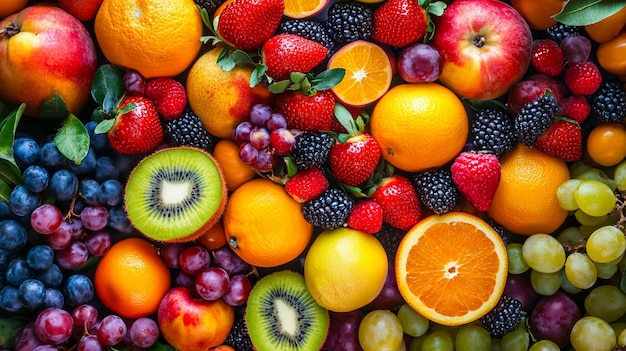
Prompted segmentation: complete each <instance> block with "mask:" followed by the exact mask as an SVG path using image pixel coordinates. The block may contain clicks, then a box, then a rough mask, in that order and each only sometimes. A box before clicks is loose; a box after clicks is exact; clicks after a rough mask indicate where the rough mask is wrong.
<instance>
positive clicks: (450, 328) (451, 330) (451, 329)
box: [430, 323, 461, 339]
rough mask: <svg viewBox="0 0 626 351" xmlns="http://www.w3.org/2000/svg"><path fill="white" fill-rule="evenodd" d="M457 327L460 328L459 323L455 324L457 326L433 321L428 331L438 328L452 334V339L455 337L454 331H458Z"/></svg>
mask: <svg viewBox="0 0 626 351" xmlns="http://www.w3.org/2000/svg"><path fill="white" fill-rule="evenodd" d="M459 329H461V326H460V325H457V326H447V325H443V324H436V323H435V324H433V325H432V327H431V328H430V331H431V332H434V331H438V330H443V331H445V332H446V333H448V334H450V335H451V336H452V339H454V338H456V333H457V332H458V331H459Z"/></svg>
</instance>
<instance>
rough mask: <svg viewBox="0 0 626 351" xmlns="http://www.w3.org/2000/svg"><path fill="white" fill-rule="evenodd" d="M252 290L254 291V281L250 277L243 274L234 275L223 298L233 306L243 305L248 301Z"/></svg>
mask: <svg viewBox="0 0 626 351" xmlns="http://www.w3.org/2000/svg"><path fill="white" fill-rule="evenodd" d="M250 291H252V283H251V282H250V279H248V277H246V276H245V275H243V274H237V275H233V276H232V277H231V278H230V284H229V285H228V290H226V293H225V294H224V296H222V299H223V300H224V302H226V303H227V304H229V305H231V306H241V305H243V304H244V303H245V302H246V301H248V297H249V296H250Z"/></svg>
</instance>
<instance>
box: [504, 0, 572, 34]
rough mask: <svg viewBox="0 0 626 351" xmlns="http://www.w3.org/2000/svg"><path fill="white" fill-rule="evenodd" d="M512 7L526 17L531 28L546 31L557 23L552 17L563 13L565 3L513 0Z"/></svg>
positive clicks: (557, 1) (559, 0)
mask: <svg viewBox="0 0 626 351" xmlns="http://www.w3.org/2000/svg"><path fill="white" fill-rule="evenodd" d="M511 5H512V6H513V7H514V8H515V9H516V10H517V12H519V13H520V15H522V17H524V19H525V20H526V22H527V23H528V26H530V28H532V29H536V30H545V29H548V28H549V27H551V26H553V25H555V24H556V23H557V21H556V20H555V19H554V18H552V16H554V15H556V14H557V13H559V12H561V10H562V9H563V6H564V5H565V1H563V0H511Z"/></svg>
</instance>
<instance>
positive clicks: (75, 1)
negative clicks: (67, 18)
mask: <svg viewBox="0 0 626 351" xmlns="http://www.w3.org/2000/svg"><path fill="white" fill-rule="evenodd" d="M102 1H103V0H59V7H60V8H62V9H63V10H65V12H67V13H69V14H70V15H72V16H74V17H76V18H77V19H78V20H79V21H83V22H87V21H91V20H92V19H94V18H95V17H96V13H98V9H99V8H100V5H102Z"/></svg>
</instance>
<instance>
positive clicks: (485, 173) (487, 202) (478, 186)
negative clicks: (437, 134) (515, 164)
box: [450, 151, 500, 212]
mask: <svg viewBox="0 0 626 351" xmlns="http://www.w3.org/2000/svg"><path fill="white" fill-rule="evenodd" d="M450 172H451V173H452V180H453V181H454V184H456V186H457V188H458V189H459V192H460V193H461V194H463V196H465V198H466V199H467V200H468V201H469V202H470V203H471V204H472V205H473V206H474V207H475V208H476V209H477V210H478V211H481V212H484V211H487V210H488V209H489V208H490V207H491V201H492V200H493V195H494V194H495V192H496V189H497V188H498V184H499V183H500V161H499V160H498V157H497V156H496V155H494V154H489V153H483V152H468V151H464V152H461V153H460V154H459V155H458V156H457V157H456V158H455V159H454V162H453V163H452V165H451V166H450Z"/></svg>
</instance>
